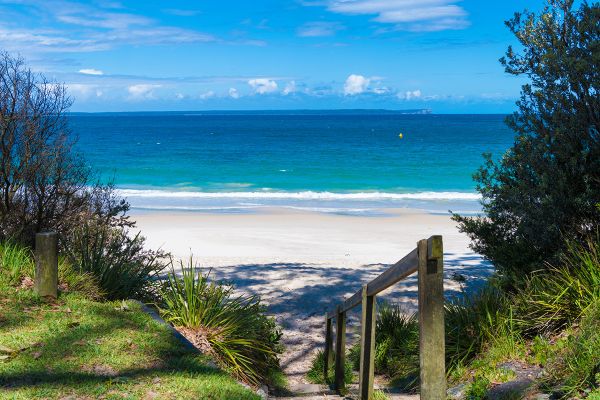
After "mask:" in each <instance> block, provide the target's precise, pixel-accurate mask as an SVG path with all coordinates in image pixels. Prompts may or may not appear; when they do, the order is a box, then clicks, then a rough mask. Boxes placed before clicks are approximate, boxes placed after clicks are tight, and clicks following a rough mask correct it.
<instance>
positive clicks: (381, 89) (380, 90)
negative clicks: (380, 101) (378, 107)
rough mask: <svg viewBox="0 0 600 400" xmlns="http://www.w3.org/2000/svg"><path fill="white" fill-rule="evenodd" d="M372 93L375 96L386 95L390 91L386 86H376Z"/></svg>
mask: <svg viewBox="0 0 600 400" xmlns="http://www.w3.org/2000/svg"><path fill="white" fill-rule="evenodd" d="M372 92H373V93H375V94H388V93H390V92H391V89H390V88H389V87H387V86H378V87H375V88H373V90H372Z"/></svg>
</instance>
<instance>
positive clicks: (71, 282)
mask: <svg viewBox="0 0 600 400" xmlns="http://www.w3.org/2000/svg"><path fill="white" fill-rule="evenodd" d="M58 288H59V290H60V291H61V292H77V293H79V294H80V295H82V296H83V297H85V298H87V299H90V300H100V299H102V298H103V297H104V296H105V294H104V292H103V291H102V289H101V288H100V285H99V284H98V281H97V279H96V277H95V276H94V275H92V274H91V273H89V272H82V271H80V270H79V268H77V267H74V266H73V265H72V264H71V263H70V262H69V260H68V259H67V258H65V257H59V259H58Z"/></svg>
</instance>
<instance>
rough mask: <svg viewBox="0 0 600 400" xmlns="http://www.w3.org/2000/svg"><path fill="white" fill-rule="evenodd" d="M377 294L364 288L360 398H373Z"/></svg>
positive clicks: (365, 399) (366, 287) (365, 286)
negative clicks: (369, 292) (371, 293)
mask: <svg viewBox="0 0 600 400" xmlns="http://www.w3.org/2000/svg"><path fill="white" fill-rule="evenodd" d="M375 309H376V301H375V295H372V296H369V295H368V286H367V285H364V286H363V288H362V323H361V328H362V329H361V335H360V377H359V386H358V392H359V398H360V399H361V400H371V399H372V398H373V378H374V374H375V323H376V318H377V313H376V310H375Z"/></svg>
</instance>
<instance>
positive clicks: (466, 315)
mask: <svg viewBox="0 0 600 400" xmlns="http://www.w3.org/2000/svg"><path fill="white" fill-rule="evenodd" d="M507 306H508V300H507V297H506V296H505V295H504V293H503V292H502V291H500V290H498V289H497V288H496V287H494V286H493V285H492V284H488V285H486V286H484V287H483V288H481V289H480V290H479V291H477V292H474V293H470V294H467V293H463V294H462V296H460V297H458V298H455V299H453V301H451V302H448V303H446V312H445V324H446V362H447V366H448V367H449V368H453V367H455V366H458V365H460V364H463V363H465V362H467V361H469V360H470V359H471V358H472V357H474V356H475V355H476V354H478V353H479V352H480V351H481V350H482V348H483V346H484V344H485V343H487V342H488V341H490V340H494V339H495V338H496V335H497V333H498V332H497V329H501V328H507V327H510V326H511V324H510V316H509V315H508V313H507ZM509 330H510V329H506V332H505V333H508V331H509Z"/></svg>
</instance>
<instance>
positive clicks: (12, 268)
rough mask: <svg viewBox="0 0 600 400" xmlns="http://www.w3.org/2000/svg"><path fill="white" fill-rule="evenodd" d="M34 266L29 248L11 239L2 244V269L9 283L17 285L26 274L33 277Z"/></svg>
mask: <svg viewBox="0 0 600 400" xmlns="http://www.w3.org/2000/svg"><path fill="white" fill-rule="evenodd" d="M34 268H35V267H34V264H33V255H32V254H31V251H30V250H29V249H28V248H26V247H23V246H20V245H18V244H16V243H14V242H10V241H9V242H5V243H1V244H0V270H1V271H2V274H3V275H4V279H5V280H6V281H7V282H8V283H9V284H12V285H16V284H19V283H21V279H23V278H24V277H26V276H29V277H33V273H34Z"/></svg>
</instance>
